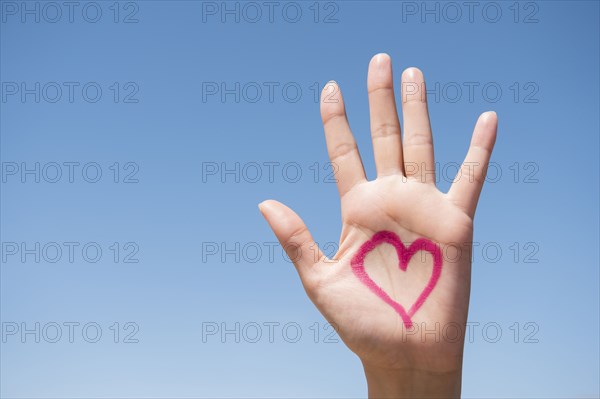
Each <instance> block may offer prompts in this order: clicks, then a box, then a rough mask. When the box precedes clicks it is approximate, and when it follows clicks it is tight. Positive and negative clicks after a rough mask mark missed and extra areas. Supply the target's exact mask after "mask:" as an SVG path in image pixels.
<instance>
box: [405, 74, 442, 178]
mask: <svg viewBox="0 0 600 399" xmlns="http://www.w3.org/2000/svg"><path fill="white" fill-rule="evenodd" d="M402 115H403V117H404V140H403V143H402V148H403V151H404V171H405V173H406V176H407V177H413V178H415V179H417V180H419V181H421V182H424V183H435V164H434V158H433V138H432V136H431V125H430V124H429V112H428V111H427V92H426V89H425V79H424V78H423V73H422V72H421V71H420V70H419V69H417V68H408V69H407V70H405V71H404V72H403V73H402Z"/></svg>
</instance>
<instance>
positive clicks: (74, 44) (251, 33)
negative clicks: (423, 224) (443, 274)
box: [0, 0, 600, 398]
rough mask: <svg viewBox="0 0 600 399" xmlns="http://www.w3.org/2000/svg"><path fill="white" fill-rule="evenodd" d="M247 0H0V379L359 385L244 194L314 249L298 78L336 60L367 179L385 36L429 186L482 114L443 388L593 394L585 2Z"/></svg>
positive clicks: (590, 76)
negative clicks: (478, 182) (273, 202)
mask: <svg viewBox="0 0 600 399" xmlns="http://www.w3.org/2000/svg"><path fill="white" fill-rule="evenodd" d="M223 4H226V5H223ZM247 4H248V3H243V2H237V3H236V2H227V3H222V2H201V1H135V2H120V3H115V2H113V1H97V2H75V3H73V5H72V6H67V5H64V4H63V3H62V2H56V3H52V2H50V3H48V2H35V1H26V2H10V1H4V0H2V1H0V6H1V8H0V11H1V18H2V19H1V21H0V23H1V25H0V69H1V71H0V81H1V82H2V90H1V95H2V98H1V102H0V106H1V111H0V130H1V141H0V147H1V148H0V156H1V161H2V183H1V196H0V198H1V208H0V209H1V230H0V232H1V242H2V263H1V265H0V266H1V315H0V318H1V321H2V342H1V343H0V349H1V362H0V365H1V371H0V378H1V380H0V394H1V396H2V397H14V398H24V397H28V398H31V397H36V398H48V397H61V398H67V397H78V398H84V397H156V398H163V397H164V398H167V397H171V398H172V397H179V398H189V397H204V396H207V397H215V396H216V397H236V396H244V397H264V396H277V397H281V396H283V397H314V396H318V397H361V396H365V395H366V384H365V382H364V378H363V375H362V368H361V365H360V362H359V361H358V359H357V358H356V357H355V355H353V354H352V353H351V352H350V351H349V350H347V349H346V348H345V346H344V345H343V344H342V343H341V342H339V339H337V337H336V335H335V334H333V335H331V330H329V329H327V325H326V323H325V320H324V319H323V318H322V317H321V316H320V314H319V313H318V312H317V311H316V309H315V308H314V307H313V305H312V304H311V303H310V301H309V300H308V299H307V297H306V295H305V294H304V292H303V289H302V286H301V284H300V281H299V279H298V277H297V275H296V272H295V270H294V268H293V266H292V265H291V264H290V263H289V262H288V261H287V260H286V259H284V257H283V256H282V254H281V248H279V247H273V246H274V243H275V238H274V236H273V235H272V233H271V231H270V230H269V228H268V226H267V224H266V223H265V222H264V221H263V219H262V217H261V216H260V214H259V212H258V209H257V204H258V203H259V202H260V201H262V200H264V199H268V198H274V199H278V200H281V201H283V202H285V203H286V204H288V205H290V206H291V207H293V208H294V209H295V210H296V211H297V212H298V213H299V214H300V215H302V216H303V218H304V219H305V221H306V222H307V224H308V226H309V227H310V228H311V230H312V232H313V234H314V236H315V238H316V240H317V241H318V242H319V243H320V244H321V245H323V246H325V247H326V248H325V249H326V251H327V252H328V253H331V252H332V251H334V250H335V245H334V244H333V243H335V244H337V240H338V238H339V233H340V215H339V213H340V209H339V202H338V197H337V190H336V188H335V184H334V183H331V182H330V180H329V178H328V175H329V173H330V169H328V164H327V161H328V159H327V153H326V148H325V141H324V138H323V132H322V126H321V122H320V116H319V110H318V109H319V105H318V102H317V101H316V100H315V94H316V93H318V91H319V90H320V87H322V85H323V84H324V83H325V82H327V81H328V80H330V79H335V80H337V81H338V82H339V84H340V86H341V88H342V90H343V92H344V97H345V102H346V105H347V109H348V114H349V119H350V123H351V125H352V128H353V131H354V134H355V136H356V138H357V141H358V143H359V146H360V148H361V150H362V157H363V161H364V163H365V167H366V169H367V174H368V175H369V176H370V177H373V176H374V162H373V156H372V146H371V142H370V136H369V129H368V126H369V121H368V107H367V92H366V72H367V65H368V62H369V60H370V58H371V57H372V56H373V55H374V54H376V53H378V52H387V53H389V54H390V55H391V56H392V59H393V63H394V73H395V77H396V82H398V79H399V77H400V73H401V71H402V70H403V69H404V68H406V67H409V66H418V67H420V68H421V69H422V70H423V71H424V73H425V76H426V79H427V82H428V87H429V89H430V90H432V92H431V93H430V95H429V99H430V114H431V120H432V126H433V129H434V139H435V150H436V159H437V161H439V162H440V166H441V167H442V169H443V170H445V172H444V173H445V174H442V176H441V180H440V182H439V185H440V187H441V188H442V189H443V190H446V189H447V188H448V187H449V180H450V178H451V177H452V176H453V173H454V172H453V171H454V170H455V169H454V166H453V165H454V164H453V163H454V162H461V161H462V159H463V157H464V155H465V153H466V150H467V146H468V143H469V139H470V136H471V132H472V128H473V126H474V123H475V121H476V119H477V117H478V115H479V114H480V113H481V112H484V111H487V110H495V111H497V113H498V115H499V119H500V127H499V132H498V141H497V145H496V149H495V152H494V156H493V162H495V168H494V171H493V172H494V175H493V176H491V180H492V182H490V183H489V184H487V185H486V187H485V190H484V194H483V195H482V198H481V200H480V205H479V209H478V212H477V217H476V223H475V241H476V242H477V244H476V249H475V255H474V256H475V259H474V264H473V280H472V295H471V308H470V313H469V321H470V323H472V326H473V331H472V333H471V334H470V338H469V340H470V341H472V342H469V343H467V345H466V350H465V362H464V376H463V393H464V396H466V397H494V398H496V397H584V398H591V397H598V396H599V395H600V392H599V382H598V375H599V372H600V370H599V360H598V359H599V343H598V334H599V272H598V266H599V256H598V241H599V231H598V220H599V214H598V203H599V198H598V194H599V193H598V179H599V175H598V171H599V164H598V151H599V142H598V137H599V119H598V110H599V105H600V104H599V80H598V79H599V72H598V71H599V68H600V65H599V38H600V32H599V5H598V2H596V1H537V2H513V1H506V2H505V1H498V2H476V4H474V5H473V8H472V9H469V6H465V5H464V4H463V2H453V3H444V2H426V3H423V2H404V1H337V2H326V1H323V2H319V3H316V2H314V1H296V2H275V3H273V4H272V5H270V4H271V3H268V2H255V3H250V5H247ZM448 4H450V5H448ZM57 6H58V7H57ZM69 7H72V8H69ZM236 7H237V10H239V14H238V15H236V14H235V11H234V14H229V13H227V12H225V11H227V10H236ZM269 7H273V8H272V10H273V13H272V14H270V13H269V10H270V8H269ZM436 7H437V8H436ZM258 9H260V14H257V10H258ZM31 10H33V11H31ZM298 10H300V14H298ZM428 10H434V11H433V13H428ZM436 10H437V11H436ZM29 11H31V13H30V12H29ZM58 12H60V13H58ZM98 12H100V14H98ZM236 18H239V22H238V21H236ZM94 21H96V22H94ZM36 85H37V86H36ZM270 88H272V91H270ZM259 89H260V91H259ZM99 90H100V91H99ZM224 91H225V92H224ZM100 93H101V94H100ZM399 95H400V94H399V93H398V94H397V96H398V97H399ZM36 97H37V98H36ZM36 168H37V171H36ZM236 168H237V169H236ZM444 168H445V169H444ZM27 170H29V171H32V172H26V171H27ZM24 171H25V172H24ZM227 171H230V172H227ZM270 171H272V174H270V173H269V172H270ZM70 172H72V175H71V176H70ZM98 172H100V173H101V175H100V176H98V175H97V173H98ZM57 173H60V174H59V175H57ZM490 173H492V171H490ZM38 179H39V181H36V180H38ZM115 243H116V244H115ZM57 248H60V252H58V250H57ZM69 248H72V254H71V253H70V251H69ZM270 248H272V250H273V256H270ZM98 249H100V251H101V253H97V251H98ZM70 255H72V257H70ZM36 257H39V259H36ZM36 260H39V262H37V261H36ZM136 261H137V262H136ZM36 323H39V324H36ZM115 323H117V324H115ZM236 323H239V324H236ZM25 330H27V331H29V332H27V331H25ZM224 330H226V331H225V332H226V333H225V334H222V333H223V332H224ZM99 331H100V332H101V334H102V335H101V336H99V337H98V336H97V333H98V332H99ZM57 332H60V334H61V335H60V336H57ZM70 332H71V333H72V334H69V333H70ZM117 332H118V333H117ZM257 333H260V336H259V335H257ZM498 333H501V335H498ZM299 334H301V335H299ZM69 335H71V336H69ZM269 336H271V337H269ZM36 340H39V342H36ZM236 340H239V342H236ZM94 341H96V342H94ZM115 341H116V342H115ZM254 341H256V342H254Z"/></svg>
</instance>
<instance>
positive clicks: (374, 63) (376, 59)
mask: <svg viewBox="0 0 600 399" xmlns="http://www.w3.org/2000/svg"><path fill="white" fill-rule="evenodd" d="M391 62H392V57H390V55H389V54H387V53H378V54H375V55H374V56H373V58H371V61H370V62H369V67H378V68H380V67H382V66H383V67H385V66H388V65H390V64H391Z"/></svg>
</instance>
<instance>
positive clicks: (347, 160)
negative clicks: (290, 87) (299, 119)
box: [321, 81, 366, 197]
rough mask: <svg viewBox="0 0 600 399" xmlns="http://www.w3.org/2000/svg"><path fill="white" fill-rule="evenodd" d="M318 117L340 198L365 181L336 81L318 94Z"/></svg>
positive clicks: (328, 84)
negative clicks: (319, 111) (319, 101)
mask: <svg viewBox="0 0 600 399" xmlns="http://www.w3.org/2000/svg"><path fill="white" fill-rule="evenodd" d="M321 118H322V119H323V126H324V128H325V139H326V141H327V151H328V153H329V159H330V160H331V163H332V166H333V168H334V170H336V171H337V172H336V179H337V184H338V190H339V192H340V197H341V196H343V195H344V194H346V193H347V192H348V191H350V189H352V187H354V186H355V185H356V184H358V183H360V182H362V181H365V180H366V177H365V170H364V168H363V164H362V161H361V159H360V154H359V153H358V147H357V146H356V141H355V140H354V136H353V135H352V132H351V131H350V126H349V125H348V119H347V118H346V108H345V107H344V99H343V98H342V93H341V91H340V88H339V86H338V85H337V83H336V82H333V81H331V82H329V83H327V84H326V85H325V87H324V88H323V92H322V93H321Z"/></svg>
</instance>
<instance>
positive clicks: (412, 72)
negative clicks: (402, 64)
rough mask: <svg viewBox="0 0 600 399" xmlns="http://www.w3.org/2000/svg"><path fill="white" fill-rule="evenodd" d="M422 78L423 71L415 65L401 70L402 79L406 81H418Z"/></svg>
mask: <svg viewBox="0 0 600 399" xmlns="http://www.w3.org/2000/svg"><path fill="white" fill-rule="evenodd" d="M423 79H424V75H423V72H422V71H421V70H420V69H419V68H417V67H410V68H406V69H405V70H404V72H402V80H403V81H406V82H418V81H422V80H423Z"/></svg>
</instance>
